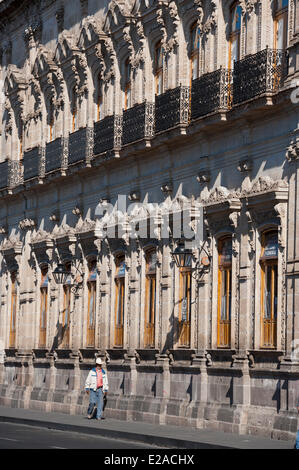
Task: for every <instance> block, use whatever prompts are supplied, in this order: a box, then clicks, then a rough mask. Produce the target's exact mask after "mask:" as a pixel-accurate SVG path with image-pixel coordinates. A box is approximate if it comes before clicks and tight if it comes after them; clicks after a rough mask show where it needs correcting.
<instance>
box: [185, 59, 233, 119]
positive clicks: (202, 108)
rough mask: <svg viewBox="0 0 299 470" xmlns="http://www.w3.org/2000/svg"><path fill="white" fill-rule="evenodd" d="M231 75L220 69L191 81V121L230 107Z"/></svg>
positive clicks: (227, 71)
mask: <svg viewBox="0 0 299 470" xmlns="http://www.w3.org/2000/svg"><path fill="white" fill-rule="evenodd" d="M231 100H232V74H231V72H230V71H229V70H227V69H224V68H220V69H218V70H216V71H215V72H211V73H206V74H204V75H202V76H201V77H199V78H196V79H195V80H193V81H192V90H191V119H196V118H199V117H202V116H205V115H207V114H210V113H213V112H216V111H226V110H228V109H229V108H230V107H231Z"/></svg>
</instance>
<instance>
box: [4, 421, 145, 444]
mask: <svg viewBox="0 0 299 470" xmlns="http://www.w3.org/2000/svg"><path fill="white" fill-rule="evenodd" d="M99 426H100V424H99ZM151 448H153V447H151V446H149V445H146V444H135V443H130V442H128V441H121V440H116V439H115V440H114V439H105V438H102V437H96V436H91V435H87V434H79V433H72V432H65V431H56V430H50V429H44V428H43V429H42V428H36V427H33V426H24V425H19V424H11V423H0V449H151Z"/></svg>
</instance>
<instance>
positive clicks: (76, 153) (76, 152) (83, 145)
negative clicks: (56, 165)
mask: <svg viewBox="0 0 299 470" xmlns="http://www.w3.org/2000/svg"><path fill="white" fill-rule="evenodd" d="M92 152H93V129H90V128H89V127H84V128H83V129H79V130H78V131H76V132H73V133H72V134H70V135H69V153H68V164H69V165H73V164H75V163H78V162H84V161H86V162H90V160H91V159H92Z"/></svg>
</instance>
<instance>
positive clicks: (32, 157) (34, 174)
mask: <svg viewBox="0 0 299 470" xmlns="http://www.w3.org/2000/svg"><path fill="white" fill-rule="evenodd" d="M23 165H24V181H28V180H32V179H34V178H39V176H40V167H41V148H40V147H35V148H33V149H31V150H28V151H27V152H24V157H23Z"/></svg>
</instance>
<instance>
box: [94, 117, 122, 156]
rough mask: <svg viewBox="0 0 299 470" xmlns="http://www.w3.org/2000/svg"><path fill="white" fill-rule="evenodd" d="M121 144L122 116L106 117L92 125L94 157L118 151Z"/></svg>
mask: <svg viewBox="0 0 299 470" xmlns="http://www.w3.org/2000/svg"><path fill="white" fill-rule="evenodd" d="M121 144H122V116H117V115H115V114H114V115H113V116H106V117H105V118H104V119H101V120H100V121H98V122H95V124H94V147H93V153H94V155H100V154H102V153H105V152H109V151H119V150H120V149H121Z"/></svg>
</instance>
